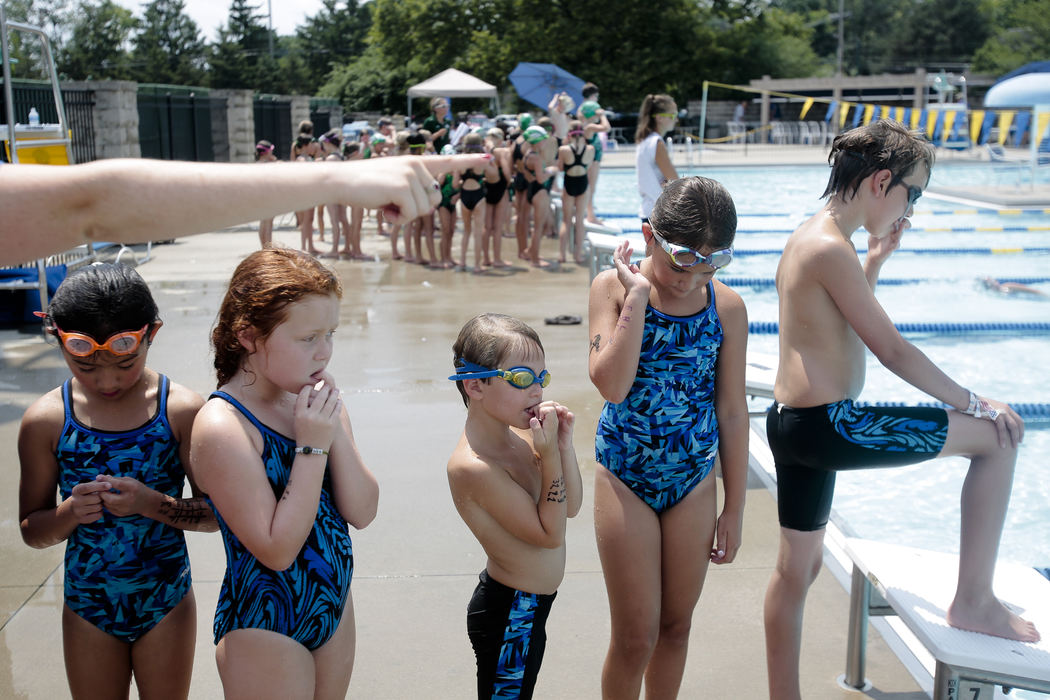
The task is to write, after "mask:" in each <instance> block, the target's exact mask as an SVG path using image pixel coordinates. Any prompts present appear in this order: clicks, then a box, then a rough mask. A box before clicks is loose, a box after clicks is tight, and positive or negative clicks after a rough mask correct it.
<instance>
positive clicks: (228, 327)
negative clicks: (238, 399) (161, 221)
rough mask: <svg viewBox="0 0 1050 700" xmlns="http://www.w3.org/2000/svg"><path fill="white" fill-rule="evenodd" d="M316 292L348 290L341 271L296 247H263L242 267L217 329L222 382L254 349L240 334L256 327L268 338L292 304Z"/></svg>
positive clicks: (260, 336)
mask: <svg viewBox="0 0 1050 700" xmlns="http://www.w3.org/2000/svg"><path fill="white" fill-rule="evenodd" d="M311 294H319V295H322V296H323V295H328V294H335V295H336V296H337V297H340V298H342V296H343V288H342V286H341V285H340V284H339V278H338V277H336V276H335V273H334V272H332V271H331V270H329V269H328V268H327V267H325V266H324V265H322V264H321V263H320V262H318V261H317V260H316V259H315V258H314V257H313V256H311V255H308V254H307V253H305V252H303V251H301V250H293V249H292V248H278V247H272V248H263V249H262V250H257V251H255V252H254V253H252V254H251V255H249V256H248V257H246V258H245V259H244V260H242V261H241V264H240V265H238V266H237V269H236V270H234V271H233V277H231V278H230V286H229V288H228V289H227V290H226V296H225V297H224V298H223V300H222V305H221V306H220V307H219V317H218V318H217V319H216V321H215V327H214V328H213V329H212V331H211V344H212V349H213V350H214V351H215V376H216V379H217V386H220V387H221V386H223V385H224V384H226V383H228V382H229V381H230V379H231V378H232V377H233V375H235V374H236V373H237V370H239V369H240V368H241V363H242V362H243V361H244V358H245V357H247V356H248V354H249V353H248V351H247V350H246V349H245V348H244V346H243V345H241V341H240V339H239V338H238V337H237V336H238V334H239V333H240V332H241V331H245V330H248V329H250V328H254V329H255V331H256V339H257V340H259V339H265V338H268V337H269V336H270V334H271V333H273V330H274V328H276V327H277V326H278V325H280V324H281V323H282V322H284V320H285V318H286V317H287V315H288V313H287V308H288V305H289V304H293V303H295V302H297V301H299V300H300V299H302V298H303V297H307V296H309V295H311Z"/></svg>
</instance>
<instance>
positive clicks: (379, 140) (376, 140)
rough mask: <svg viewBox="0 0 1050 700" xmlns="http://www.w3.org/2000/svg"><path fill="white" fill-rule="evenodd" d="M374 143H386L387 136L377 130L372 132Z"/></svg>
mask: <svg viewBox="0 0 1050 700" xmlns="http://www.w3.org/2000/svg"><path fill="white" fill-rule="evenodd" d="M372 143H386V136H383V135H382V134H380V133H378V132H376V133H374V134H372Z"/></svg>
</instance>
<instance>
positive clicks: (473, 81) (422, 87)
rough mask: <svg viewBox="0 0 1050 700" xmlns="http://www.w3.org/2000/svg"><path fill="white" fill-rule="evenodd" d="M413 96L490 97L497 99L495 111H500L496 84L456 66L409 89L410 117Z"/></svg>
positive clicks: (409, 114)
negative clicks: (457, 68)
mask: <svg viewBox="0 0 1050 700" xmlns="http://www.w3.org/2000/svg"><path fill="white" fill-rule="evenodd" d="M413 97H489V98H491V99H493V100H495V102H496V111H495V113H497V114H498V113H499V93H498V92H497V90H496V86H495V85H489V84H488V83H486V82H485V81H484V80H479V79H478V78H475V77H474V76H473V75H470V74H468V73H464V72H463V71H461V70H456V69H455V68H448V69H446V70H443V71H441V72H440V73H438V74H437V75H434V76H431V77H429V78H427V79H426V80H424V81H423V82H421V83H419V84H417V85H413V86H412V87H410V88H409V89H408V111H407V112H406V114H408V116H409V118H411V116H412V98H413Z"/></svg>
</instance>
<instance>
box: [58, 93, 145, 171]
mask: <svg viewBox="0 0 1050 700" xmlns="http://www.w3.org/2000/svg"><path fill="white" fill-rule="evenodd" d="M62 86H63V87H69V88H74V89H78V90H93V91H94V93H95V108H94V110H93V116H92V122H93V128H94V132H95V157H96V158H139V157H140V156H141V155H142V151H141V149H140V148H139V105H138V83H135V82H131V81H129V80H88V81H82V82H71V83H63V84H62Z"/></svg>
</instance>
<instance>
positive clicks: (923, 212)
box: [598, 208, 1050, 219]
mask: <svg viewBox="0 0 1050 700" xmlns="http://www.w3.org/2000/svg"><path fill="white" fill-rule="evenodd" d="M813 213H814V212H809V213H806V214H799V213H798V212H794V211H785V212H746V211H738V212H737V217H738V218H741V219H744V218H747V217H752V216H753V217H763V216H765V217H781V216H799V217H804V218H807V219H808V218H809V217H811V216H813ZM975 214H990V215H993V216H1025V215H1031V214H1035V215H1039V214H1050V209H985V208H977V209H918V210H916V211H915V216H973V215H975ZM598 218H599V219H638V218H639V217H638V214H637V213H624V212H600V213H599V214H598Z"/></svg>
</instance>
